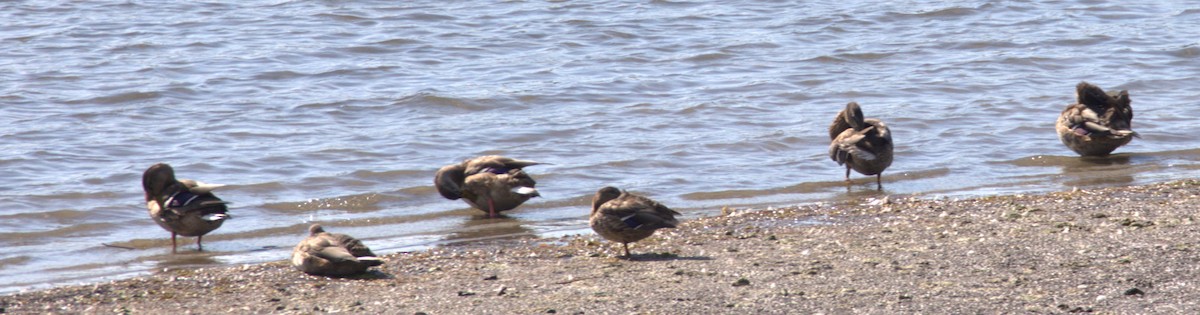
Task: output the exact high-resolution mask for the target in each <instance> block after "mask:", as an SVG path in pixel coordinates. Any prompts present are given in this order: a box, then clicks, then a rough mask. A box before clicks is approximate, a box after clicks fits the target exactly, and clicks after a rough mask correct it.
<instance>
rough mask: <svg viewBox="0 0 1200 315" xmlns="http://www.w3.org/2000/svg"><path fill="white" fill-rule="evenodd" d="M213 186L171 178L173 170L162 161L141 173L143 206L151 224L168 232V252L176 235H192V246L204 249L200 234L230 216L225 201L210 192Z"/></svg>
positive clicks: (216, 226) (213, 228)
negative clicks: (144, 197)
mask: <svg viewBox="0 0 1200 315" xmlns="http://www.w3.org/2000/svg"><path fill="white" fill-rule="evenodd" d="M216 187H218V186H215V185H204V184H200V183H199V182H196V181H193V180H186V179H183V180H179V179H175V169H173V168H171V166H170V165H167V164H164V163H158V164H154V165H152V166H150V168H149V169H146V172H145V173H142V190H144V191H145V193H146V208H147V209H149V210H150V218H152V219H154V222H155V223H158V225H159V226H161V227H162V228H163V229H166V230H167V231H168V232H171V252H175V248H176V247H177V244H176V242H175V236H176V235H183V236H195V237H196V247H197V248H198V249H199V250H204V246H203V245H201V241H202V240H203V239H204V235H205V234H208V232H212V231H213V230H216V229H217V228H219V227H221V224H222V223H224V222H225V220H226V219H229V218H231V216H230V215H229V214H228V211H229V209H228V208H227V207H226V206H225V202H224V201H221V199H220V198H217V196H215V195H213V194H212V190H213V189H214V188H216Z"/></svg>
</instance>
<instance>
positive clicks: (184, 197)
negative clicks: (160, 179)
mask: <svg viewBox="0 0 1200 315" xmlns="http://www.w3.org/2000/svg"><path fill="white" fill-rule="evenodd" d="M196 197H200V196H199V195H196V194H193V193H192V192H190V191H184V190H181V191H179V192H176V193H174V194H172V195H171V197H170V198H168V199H167V207H168V208H178V207H183V206H186V205H188V204H189V203H192V201H193V200H196Z"/></svg>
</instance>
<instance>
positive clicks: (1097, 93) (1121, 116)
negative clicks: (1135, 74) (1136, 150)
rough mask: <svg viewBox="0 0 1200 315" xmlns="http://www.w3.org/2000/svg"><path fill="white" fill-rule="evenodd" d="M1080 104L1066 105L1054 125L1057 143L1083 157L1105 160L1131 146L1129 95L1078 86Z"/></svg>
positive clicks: (1131, 115) (1087, 86)
mask: <svg viewBox="0 0 1200 315" xmlns="http://www.w3.org/2000/svg"><path fill="white" fill-rule="evenodd" d="M1075 93H1076V94H1077V98H1078V99H1077V101H1076V103H1075V104H1071V105H1067V108H1066V109H1064V110H1063V112H1062V114H1061V115H1058V121H1057V122H1056V123H1055V124H1054V129H1055V131H1057V132H1058V139H1059V140H1062V143H1063V144H1065V145H1067V148H1070V149H1071V151H1075V153H1079V155H1083V156H1104V155H1108V154H1109V153H1112V151H1113V150H1116V149H1117V148H1118V147H1120V146H1123V145H1125V144H1126V143H1129V141H1130V140H1133V138H1134V137H1138V133H1137V132H1134V131H1133V130H1132V128H1133V125H1132V123H1133V107H1131V106H1130V100H1129V92H1128V91H1125V90H1122V91H1120V92H1116V93H1105V92H1104V90H1103V89H1100V88H1099V87H1097V86H1095V85H1091V84H1089V83H1087V82H1080V83H1079V84H1078V85H1076V86H1075Z"/></svg>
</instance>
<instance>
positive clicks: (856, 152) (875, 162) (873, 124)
mask: <svg viewBox="0 0 1200 315" xmlns="http://www.w3.org/2000/svg"><path fill="white" fill-rule="evenodd" d="M829 139H830V140H832V141H830V143H829V158H830V159H833V161H834V162H837V163H838V165H845V166H846V182H847V183H849V182H850V169H854V170H855V171H857V172H859V173H861V174H863V175H875V185H876V187H877V188H879V189H883V179H882V178H881V177H882V175H883V170H885V169H887V168H888V166H891V165H892V132H891V130H889V129H888V127H887V124H884V123H883V121H881V120H879V119H874V118H863V113H862V109H861V108H859V107H858V103H855V102H850V103H849V104H846V109H844V110H842V111H841V112H840V113H838V114H837V116H836V117H834V119H833V124H832V125H830V126H829Z"/></svg>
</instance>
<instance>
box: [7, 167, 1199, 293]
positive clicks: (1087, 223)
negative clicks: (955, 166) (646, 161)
mask: <svg viewBox="0 0 1200 315" xmlns="http://www.w3.org/2000/svg"><path fill="white" fill-rule="evenodd" d="M859 203H862V205H812V206H804V207H799V208H788V209H778V210H771V211H752V212H735V213H734V214H732V215H727V216H720V217H711V218H703V219H697V220H692V221H689V222H686V223H684V224H683V226H681V227H680V228H679V229H675V230H664V231H660V233H659V234H658V235H656V236H654V237H652V238H650V239H647V240H645V241H642V242H640V243H636V244H634V245H633V246H632V250H633V251H634V252H635V257H634V258H635V259H634V260H623V259H617V258H615V256H616V255H618V251H617V248H618V247H617V246H614V245H613V244H612V243H609V242H605V241H602V240H599V239H598V238H597V237H596V236H594V235H583V236H570V237H564V238H556V239H539V240H522V241H504V242H487V243H481V244H472V245H465V246H451V247H443V248H437V249H433V250H430V251H422V252H415V253H399V254H393V255H388V256H386V259H387V260H388V262H387V263H386V264H385V265H384V266H382V268H379V269H378V271H377V272H374V273H372V274H370V275H368V276H365V277H362V279H335V278H324V277H315V276H308V275H304V274H302V273H300V272H298V271H295V270H293V269H292V268H291V266H289V265H286V264H285V263H284V262H282V261H280V262H274V263H267V264H259V265H245V266H236V267H227V268H204V269H186V270H174V271H168V272H161V273H157V274H153V275H149V276H143V277H137V278H133V279H127V280H118V281H112V282H107V283H100V284H95V285H81V286H68V287H60V288H54V289H48V290H42V291H35V292H26V293H19V294H13V295H8V296H0V313H15V314H23V313H132V314H151V313H153V314H162V313H194V314H214V313H292V314H307V313H332V312H353V313H389V314H418V313H427V314H518V313H520V314H529V313H538V314H628V313H651V314H666V313H685V312H686V313H797V312H798V313H897V312H900V313H915V312H921V313H976V312H985V313H997V312H1005V313H1014V312H1020V313H1070V312H1095V313H1120V314H1128V313H1180V314H1195V313H1200V288H1198V285H1200V229H1197V227H1196V217H1197V215H1200V181H1185V182H1172V183H1163V184H1154V185H1146V186H1134V187H1115V188H1105V189H1094V190H1080V191H1072V192H1060V193H1051V194H1042V195H1015V196H999V197H985V198H977V199H965V200H929V199H899V198H897V199H889V200H886V202H879V201H876V202H873V203H872V202H868V201H867V200H862V201H860V202H859ZM813 218H818V219H820V220H822V221H828V222H831V223H830V224H818V225H813V224H802V223H799V222H806V221H808V220H811V219H813ZM368 245H371V244H368Z"/></svg>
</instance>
